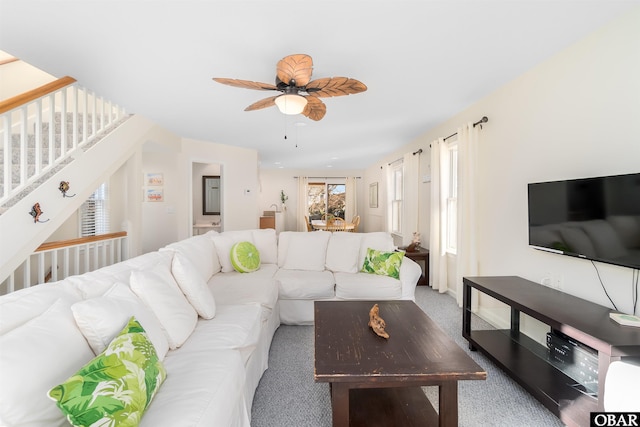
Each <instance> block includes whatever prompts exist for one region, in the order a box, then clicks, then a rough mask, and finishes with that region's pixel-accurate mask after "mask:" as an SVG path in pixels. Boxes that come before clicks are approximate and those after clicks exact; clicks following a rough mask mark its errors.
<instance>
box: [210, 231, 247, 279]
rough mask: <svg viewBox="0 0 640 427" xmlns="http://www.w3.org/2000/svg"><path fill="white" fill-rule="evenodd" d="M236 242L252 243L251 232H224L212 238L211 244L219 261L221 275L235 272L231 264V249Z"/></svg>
mask: <svg viewBox="0 0 640 427" xmlns="http://www.w3.org/2000/svg"><path fill="white" fill-rule="evenodd" d="M238 242H251V243H253V235H252V233H251V230H242V231H225V232H224V233H222V234H218V235H217V236H213V244H214V245H215V247H216V251H217V252H218V259H219V260H220V265H221V266H222V272H223V273H230V272H232V271H235V270H234V268H233V264H231V247H232V246H233V245H235V244H236V243H238Z"/></svg>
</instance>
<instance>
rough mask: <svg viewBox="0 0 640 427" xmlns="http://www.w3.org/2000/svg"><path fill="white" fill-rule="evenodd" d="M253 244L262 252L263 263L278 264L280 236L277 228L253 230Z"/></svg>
mask: <svg viewBox="0 0 640 427" xmlns="http://www.w3.org/2000/svg"><path fill="white" fill-rule="evenodd" d="M251 234H252V235H253V244H254V245H255V247H256V248H257V249H258V252H260V262H261V263H262V264H276V263H277V262H278V237H277V236H276V230H274V229H273V228H267V229H264V230H252V231H251Z"/></svg>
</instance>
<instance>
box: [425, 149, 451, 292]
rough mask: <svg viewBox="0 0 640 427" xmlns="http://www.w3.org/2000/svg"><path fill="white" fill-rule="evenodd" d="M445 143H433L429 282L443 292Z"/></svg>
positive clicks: (445, 276) (445, 181)
mask: <svg viewBox="0 0 640 427" xmlns="http://www.w3.org/2000/svg"><path fill="white" fill-rule="evenodd" d="M444 144H445V142H444V138H439V139H437V140H436V141H433V142H432V143H431V215H430V217H431V228H430V236H431V237H430V239H429V255H430V256H429V284H430V285H431V287H432V288H433V289H437V290H438V291H439V292H441V293H443V292H446V291H447V247H446V236H447V230H446V218H447V199H446V194H447V192H446V188H447V187H446V185H447V181H448V179H447V175H446V174H444V173H443V167H442V166H443V165H446V161H444V160H445V156H446V149H445V148H444Z"/></svg>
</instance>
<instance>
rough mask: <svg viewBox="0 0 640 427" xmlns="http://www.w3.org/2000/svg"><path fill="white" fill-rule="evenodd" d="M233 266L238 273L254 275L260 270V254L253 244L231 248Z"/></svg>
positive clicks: (235, 244) (235, 245)
mask: <svg viewBox="0 0 640 427" xmlns="http://www.w3.org/2000/svg"><path fill="white" fill-rule="evenodd" d="M230 255H231V265H233V269H234V270H235V271H237V272H238V273H252V272H254V271H256V270H258V269H259V268H260V252H258V249H257V248H256V247H255V245H254V244H253V243H251V242H238V243H234V245H233V246H231V254H230Z"/></svg>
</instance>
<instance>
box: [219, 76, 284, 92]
mask: <svg viewBox="0 0 640 427" xmlns="http://www.w3.org/2000/svg"><path fill="white" fill-rule="evenodd" d="M213 80H214V81H216V82H218V83H222V84H223V85H229V86H234V87H241V88H244V89H256V90H278V88H277V87H275V86H274V85H272V84H269V83H260V82H252V81H250V80H238V79H225V78H219V77H214V78H213Z"/></svg>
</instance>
